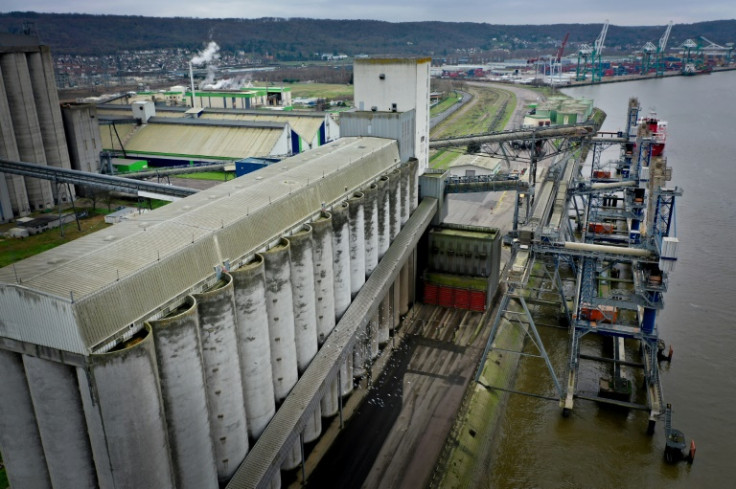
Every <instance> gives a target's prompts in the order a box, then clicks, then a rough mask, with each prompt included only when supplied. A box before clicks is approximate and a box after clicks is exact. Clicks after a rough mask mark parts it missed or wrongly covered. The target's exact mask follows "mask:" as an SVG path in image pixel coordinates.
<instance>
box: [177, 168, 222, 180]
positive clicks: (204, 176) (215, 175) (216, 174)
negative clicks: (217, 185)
mask: <svg viewBox="0 0 736 489" xmlns="http://www.w3.org/2000/svg"><path fill="white" fill-rule="evenodd" d="M176 178H189V179H191V180H215V181H218V182H226V181H228V180H232V179H233V178H235V173H233V172H230V171H202V172H197V173H182V174H181V175H176Z"/></svg>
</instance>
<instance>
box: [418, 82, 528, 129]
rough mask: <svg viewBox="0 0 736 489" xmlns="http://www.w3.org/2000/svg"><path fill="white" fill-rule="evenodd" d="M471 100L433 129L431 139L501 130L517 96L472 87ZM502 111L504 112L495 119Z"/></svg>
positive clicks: (514, 104) (503, 91) (506, 92)
mask: <svg viewBox="0 0 736 489" xmlns="http://www.w3.org/2000/svg"><path fill="white" fill-rule="evenodd" d="M468 91H469V92H470V93H471V94H472V95H473V99H472V100H471V101H470V102H468V103H467V104H466V107H464V108H463V109H460V110H458V111H457V112H456V113H455V114H453V115H452V116H450V117H449V118H448V119H447V120H446V121H445V122H444V123H442V124H440V125H439V126H437V127H436V128H435V130H434V131H433V134H432V138H436V139H439V138H446V137H453V136H467V135H469V134H480V133H486V132H492V131H498V130H501V129H503V127H504V125H505V123H506V122H507V121H508V119H509V118H510V117H511V114H512V113H513V111H514V108H515V107H516V96H515V95H514V94H513V93H511V92H509V91H506V90H503V89H500V88H496V87H484V88H479V87H471V88H469V89H468ZM501 109H503V110H504V113H503V115H501V116H497V114H498V112H499V111H500V110H501Z"/></svg>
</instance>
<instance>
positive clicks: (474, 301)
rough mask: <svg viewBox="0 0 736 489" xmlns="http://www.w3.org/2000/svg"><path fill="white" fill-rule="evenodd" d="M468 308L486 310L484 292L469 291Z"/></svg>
mask: <svg viewBox="0 0 736 489" xmlns="http://www.w3.org/2000/svg"><path fill="white" fill-rule="evenodd" d="M470 310H471V311H481V312H482V311H485V310H486V293H485V292H479V291H472V292H470Z"/></svg>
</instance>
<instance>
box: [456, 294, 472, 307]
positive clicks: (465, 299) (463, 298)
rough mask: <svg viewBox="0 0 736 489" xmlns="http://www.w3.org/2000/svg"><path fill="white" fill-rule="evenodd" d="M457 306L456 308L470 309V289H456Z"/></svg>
mask: <svg viewBox="0 0 736 489" xmlns="http://www.w3.org/2000/svg"><path fill="white" fill-rule="evenodd" d="M455 308H456V309H469V308H470V291H469V290H464V289H455Z"/></svg>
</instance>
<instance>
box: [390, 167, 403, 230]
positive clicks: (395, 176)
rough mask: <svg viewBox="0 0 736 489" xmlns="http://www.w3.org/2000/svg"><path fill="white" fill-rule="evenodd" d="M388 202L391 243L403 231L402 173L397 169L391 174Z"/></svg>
mask: <svg viewBox="0 0 736 489" xmlns="http://www.w3.org/2000/svg"><path fill="white" fill-rule="evenodd" d="M388 196H389V197H388V200H389V206H390V207H391V210H390V215H389V227H390V230H391V242H392V243H393V241H394V239H396V236H398V235H399V231H401V172H400V171H399V169H398V168H397V169H395V170H394V171H392V172H391V173H390V174H389V181H388Z"/></svg>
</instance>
